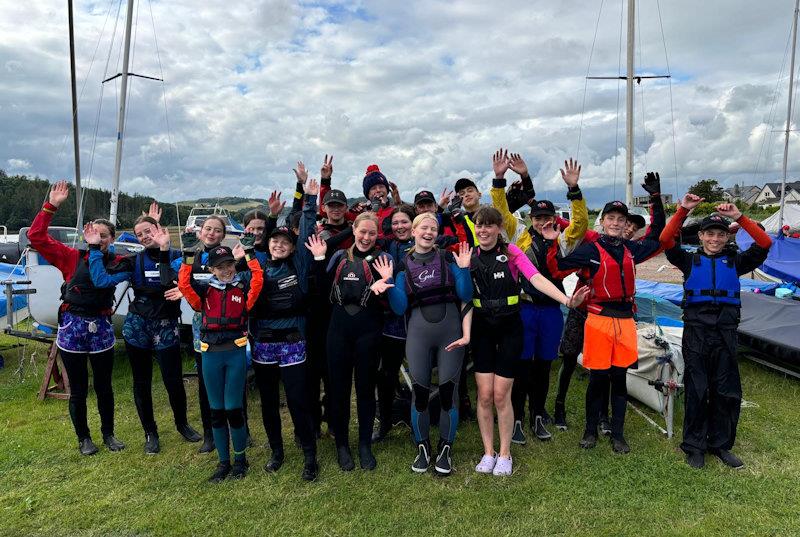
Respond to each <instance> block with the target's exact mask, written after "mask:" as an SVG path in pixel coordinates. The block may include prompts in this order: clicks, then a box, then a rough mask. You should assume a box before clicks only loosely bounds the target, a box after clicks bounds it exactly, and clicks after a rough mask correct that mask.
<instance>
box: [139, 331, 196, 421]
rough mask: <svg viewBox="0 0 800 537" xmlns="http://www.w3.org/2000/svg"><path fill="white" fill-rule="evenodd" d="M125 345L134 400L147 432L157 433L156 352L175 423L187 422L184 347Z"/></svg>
mask: <svg viewBox="0 0 800 537" xmlns="http://www.w3.org/2000/svg"><path fill="white" fill-rule="evenodd" d="M125 349H126V351H127V354H128V358H129V359H130V361H131V372H132V373H133V401H134V403H136V412H138V414H139V420H140V421H141V422H142V428H143V429H144V432H145V433H157V432H158V428H157V427H156V420H155V417H154V416H153V393H152V387H153V355H155V359H156V361H157V362H158V367H159V368H160V369H161V380H162V381H163V382H164V388H166V390H167V396H168V397H169V405H170V407H172V416H173V417H174V419H175V425H177V426H181V425H185V424H186V390H185V389H184V387H183V372H182V371H181V347H180V345H177V344H176V345H174V346H172V347H169V348H167V349H159V350H150V349H142V348H141V347H136V346H134V345H131V344H129V343H128V342H125Z"/></svg>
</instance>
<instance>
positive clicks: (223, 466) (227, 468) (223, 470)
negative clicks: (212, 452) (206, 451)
mask: <svg viewBox="0 0 800 537" xmlns="http://www.w3.org/2000/svg"><path fill="white" fill-rule="evenodd" d="M229 473H231V463H229V462H228V461H225V462H221V463H219V464H217V469H216V470H214V473H213V474H211V477H209V478H208V482H209V483H219V482H221V481H223V480H224V479H225V478H226V477H228V474H229Z"/></svg>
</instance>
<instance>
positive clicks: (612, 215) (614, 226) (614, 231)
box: [600, 211, 628, 238]
mask: <svg viewBox="0 0 800 537" xmlns="http://www.w3.org/2000/svg"><path fill="white" fill-rule="evenodd" d="M600 225H601V226H603V233H605V234H606V235H608V236H609V237H617V238H622V234H623V233H624V232H625V226H626V225H628V218H627V217H626V216H625V215H624V214H622V213H620V212H617V211H611V212H609V213H606V214H604V215H603V218H601V219H600Z"/></svg>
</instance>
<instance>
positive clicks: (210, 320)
mask: <svg viewBox="0 0 800 537" xmlns="http://www.w3.org/2000/svg"><path fill="white" fill-rule="evenodd" d="M246 327H247V295H246V294H245V286H244V283H243V282H241V281H235V282H231V283H228V284H221V283H218V282H216V281H212V282H210V283H209V285H208V289H206V293H205V297H204V298H203V321H202V328H203V330H205V331H210V332H222V331H228V330H231V331H232V330H237V331H238V330H241V331H243V332H244V331H245V330H246Z"/></svg>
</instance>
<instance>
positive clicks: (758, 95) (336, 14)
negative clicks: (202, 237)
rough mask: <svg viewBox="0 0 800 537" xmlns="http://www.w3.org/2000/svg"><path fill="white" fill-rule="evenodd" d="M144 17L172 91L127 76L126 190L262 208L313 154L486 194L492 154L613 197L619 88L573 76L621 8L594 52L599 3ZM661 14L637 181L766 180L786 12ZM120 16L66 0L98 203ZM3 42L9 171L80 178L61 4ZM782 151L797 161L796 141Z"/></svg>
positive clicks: (250, 0) (704, 6)
mask: <svg viewBox="0 0 800 537" xmlns="http://www.w3.org/2000/svg"><path fill="white" fill-rule="evenodd" d="M136 5H137V6H138V7H137V11H136V12H135V21H136V25H135V31H136V34H135V35H136V43H135V48H134V50H133V53H132V58H133V62H132V68H131V70H132V71H133V72H135V73H139V74H144V75H148V76H155V77H161V75H162V68H163V76H164V79H165V83H164V85H163V86H162V84H161V83H159V82H155V81H151V80H145V79H139V78H135V79H132V82H131V86H130V98H129V103H130V106H129V111H128V115H127V120H126V132H125V138H124V146H123V147H124V152H123V155H124V158H123V167H122V180H121V188H122V189H123V190H124V191H128V192H133V191H137V190H138V191H140V192H142V193H145V192H146V193H148V194H152V195H154V196H156V197H158V198H159V199H162V200H165V201H171V200H175V199H190V198H196V197H198V196H200V195H202V196H203V197H209V196H214V195H220V196H223V195H246V196H258V197H265V196H267V195H268V194H269V191H270V190H272V189H280V190H284V191H289V190H291V189H292V188H293V185H294V177H293V173H292V171H291V169H292V167H294V165H295V163H296V162H297V160H300V159H302V160H304V161H306V163H307V164H308V166H309V168H310V169H311V170H312V172H313V171H315V170H317V169H318V166H319V165H320V163H321V161H322V157H323V155H325V154H334V155H335V161H334V181H335V184H336V186H339V187H342V188H343V189H344V190H345V191H346V192H347V193H348V194H351V195H355V194H358V193H360V192H361V178H362V177H363V174H364V170H365V169H366V166H367V165H369V164H371V163H373V162H375V163H378V164H379V165H380V167H381V169H382V170H383V171H384V173H386V174H387V176H389V177H390V178H392V179H393V180H395V181H396V182H397V183H398V185H399V186H400V189H401V192H402V193H403V195H404V197H407V198H410V197H411V195H412V194H413V193H414V192H416V191H418V190H420V189H422V188H431V189H434V190H439V191H440V190H441V188H443V187H444V186H452V184H453V182H454V181H455V179H457V178H458V177H461V176H464V175H469V176H471V177H475V178H480V179H482V180H484V181H485V182H484V190H487V191H488V185H489V182H488V180H489V179H490V178H491V160H490V158H491V153H492V152H493V151H494V150H495V149H496V148H497V147H499V146H503V147H506V146H507V147H510V148H512V149H513V150H514V151H517V152H520V153H522V154H523V155H524V156H525V158H526V160H527V161H528V165H529V167H530V169H531V170H532V171H533V172H535V175H536V176H535V178H534V179H535V183H536V188H537V191H538V192H539V193H540V195H541V196H547V197H551V198H553V199H554V200H563V195H564V186H563V183H562V182H561V179H560V176H559V174H558V168H559V166H561V165H563V161H564V159H565V158H567V157H569V156H576V155H577V156H578V157H579V159H580V160H581V162H582V163H583V164H584V168H583V170H584V171H583V178H582V181H583V185H584V188H585V190H586V192H587V195H588V197H589V201H590V205H592V206H599V205H600V204H601V203H602V202H603V201H605V200H606V199H607V198H608V197H611V196H614V195H616V197H619V196H620V195H621V192H622V191H623V190H622V189H623V187H622V181H623V177H624V175H625V172H624V154H625V150H624V140H625V134H624V117H622V116H621V115H620V114H622V113H623V112H624V102H625V99H624V83H623V84H622V88H621V89H622V91H619V90H620V83H619V82H618V81H615V80H610V81H597V80H590V81H588V82H587V81H586V80H585V79H584V75H585V74H586V68H587V62H588V59H589V55H590V50H591V51H592V64H591V68H590V74H591V75H594V76H615V75H616V74H617V73H618V72H619V69H620V56H619V53H620V33H619V32H620V14H621V13H620V7H619V6H620V5H619V4H618V3H609V2H606V3H605V4H604V5H605V7H604V9H603V12H602V13H601V14H600V18H599V22H600V24H599V26H598V33H597V39H596V41H595V43H594V49H593V50H592V38H593V36H594V28H595V23H596V22H597V21H598V7H599V4H598V3H597V2H591V1H590V0H564V1H562V2H547V1H545V0H536V1H523V0H513V1H509V2H504V3H503V9H502V10H498V7H497V5H494V4H491V3H480V2H461V3H456V4H452V3H451V4H446V3H441V2H434V1H433V0H420V1H417V2H412V3H400V2H394V1H388V0H375V1H372V2H368V3H367V2H361V1H353V2H346V1H327V0H323V1H302V2H294V1H289V0H267V1H263V0H240V1H238V2H226V3H223V2H210V3H203V4H202V5H199V4H197V3H196V2H190V1H188V0H176V1H171V2H152V4H150V3H144V2H140V3H137V4H136ZM151 6H152V14H153V17H152V19H151V17H150V9H151ZM639 6H640V10H641V12H640V15H639V28H638V30H639V37H638V38H637V44H639V42H640V44H641V47H640V48H639V51H638V53H637V64H638V65H639V66H640V68H639V70H640V72H645V73H651V74H660V73H663V72H666V65H667V58H666V57H665V54H664V42H662V39H661V31H660V26H659V19H658V13H657V12H656V6H655V5H654V4H650V3H641V4H639ZM660 7H661V11H662V13H661V14H662V15H663V27H664V32H665V34H666V35H665V39H666V45H667V51H668V53H669V66H670V68H671V69H672V72H673V74H674V75H675V77H674V78H673V80H672V86H671V93H670V85H669V83H668V82H667V81H665V80H644V81H643V82H642V84H641V85H640V86H637V88H636V94H635V96H636V101H635V103H636V121H635V125H636V127H635V141H636V144H635V154H634V160H635V176H636V177H640V176H643V175H644V173H645V171H647V170H651V169H655V170H660V171H661V172H662V178H664V183H665V190H667V191H670V192H673V193H674V191H676V190H677V191H678V192H680V193H682V192H683V191H685V189H686V188H687V187H688V185H690V184H691V183H693V182H694V181H696V180H697V179H699V178H702V177H714V178H717V179H719V180H720V181H721V182H722V183H723V184H730V183H732V182H733V181H738V180H746V181H747V182H748V183H752V182H758V181H764V180H768V179H774V177H775V176H776V175H777V173H778V170H779V168H780V161H781V158H780V154H781V151H782V145H783V144H782V137H781V135H780V134H779V133H774V132H772V131H773V130H775V129H781V128H782V127H783V123H782V122H783V121H784V119H783V115H784V114H785V112H784V110H785V100H786V96H785V91H786V90H785V86H786V80H785V79H784V80H780V81H778V80H777V77H778V72H779V71H780V68H781V63H782V61H783V54H784V52H785V50H786V38H787V36H788V30H789V25H788V23H787V21H788V19H789V16H788V15H789V13H788V12H787V13H786V16H785V17H781V16H777V15H776V8H775V6H774V5H763V4H761V3H757V2H751V3H745V2H738V3H728V4H726V9H725V10H720V9H719V7H718V6H716V5H715V4H714V3H699V4H698V3H696V2H690V1H689V0H675V1H674V2H669V3H663V2H662V5H661V6H660ZM787 11H788V10H787ZM115 18H117V9H116V3H114V2H89V1H78V2H76V20H75V23H76V39H77V44H76V50H77V62H78V78H79V90H80V89H81V88H83V84H84V80H86V85H85V89H83V92H82V96H81V102H80V109H79V121H80V130H81V137H80V144H81V159H82V170H83V174H84V179H85V182H88V183H90V184H92V185H94V186H101V187H106V188H107V187H108V186H109V185H110V182H111V175H112V172H113V163H114V151H115V147H116V131H117V127H116V122H117V117H116V107H117V102H118V100H117V99H118V92H119V87H118V86H119V85H118V80H117V81H114V82H110V83H107V84H105V86H101V84H100V80H102V79H103V78H106V77H108V76H111V75H113V74H115V73H116V72H118V70H119V62H120V59H119V57H120V37H121V28H122V27H123V24H124V6H123V9H122V10H121V13H119V18H118V22H117V25H116V27H117V35H116V36H115V39H114V45H113V47H112V46H111V29H112V28H114V27H115ZM153 21H154V22H155V27H156V35H157V37H158V50H156V46H155V40H154V32H153ZM23 27H24V28H26V31H25V32H20V31H19V28H23ZM0 32H1V33H2V35H3V36H4V39H3V42H2V43H0V70H2V72H3V75H4V76H0V140H3V143H2V144H0V162H8V163H9V167H10V168H12V170H13V169H15V170H17V171H25V172H26V173H31V174H34V173H35V174H39V175H41V176H43V177H47V178H52V179H55V178H61V177H67V178H71V177H72V174H73V172H72V166H73V163H72V148H71V147H70V145H71V105H70V96H69V68H68V65H69V64H68V43H67V35H66V13H65V10H64V7H63V6H62V5H61V4H58V5H56V4H53V3H52V2H47V1H46V0H31V1H29V2H17V3H11V4H9V5H8V6H5V7H4V16H3V18H2V20H0ZM623 45H624V43H623ZM95 49H96V50H97V54H96V56H95ZM109 51H110V52H109ZM623 54H624V46H623ZM93 56H94V63H91V60H92V58H93ZM159 60H160V63H159ZM90 63H91V71H90V69H89V67H90ZM106 63H108V67H107V68H106ZM622 69H624V58H623V62H622ZM784 74H785V73H784ZM585 87H586V88H587V92H586V94H585V96H584V88H585ZM776 88H777V89H778V91H777V92H776ZM164 95H166V112H167V113H166V114H165V102H164ZM670 102H672V103H673V105H674V110H673V111H674V124H673V120H672V118H673V116H672V115H671V114H670ZM774 103H775V104H774ZM100 105H101V106H100ZM98 108H100V113H99V114H98ZM168 125H169V129H168V128H167V126H168ZM673 126H674V132H675V138H674V141H673ZM95 131H96V132H97V138H96V139H95V135H94V133H95ZM579 137H580V146H579V145H578V139H579ZM791 150H792V151H793V152H794V153H793V154H797V151H798V150H800V142H798V137H797V136H796V135H792V138H791ZM675 157H677V159H676V158H675ZM12 160H13V161H15V162H26V163H28V166H27V167H24V168H22V167H16V168H14V166H12V165H11V161H12ZM757 167H758V174H757V175H754V172H755V171H756V168H757ZM676 168H677V177H676ZM512 175H513V174H511V173H510V172H509V179H513V177H512Z"/></svg>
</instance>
